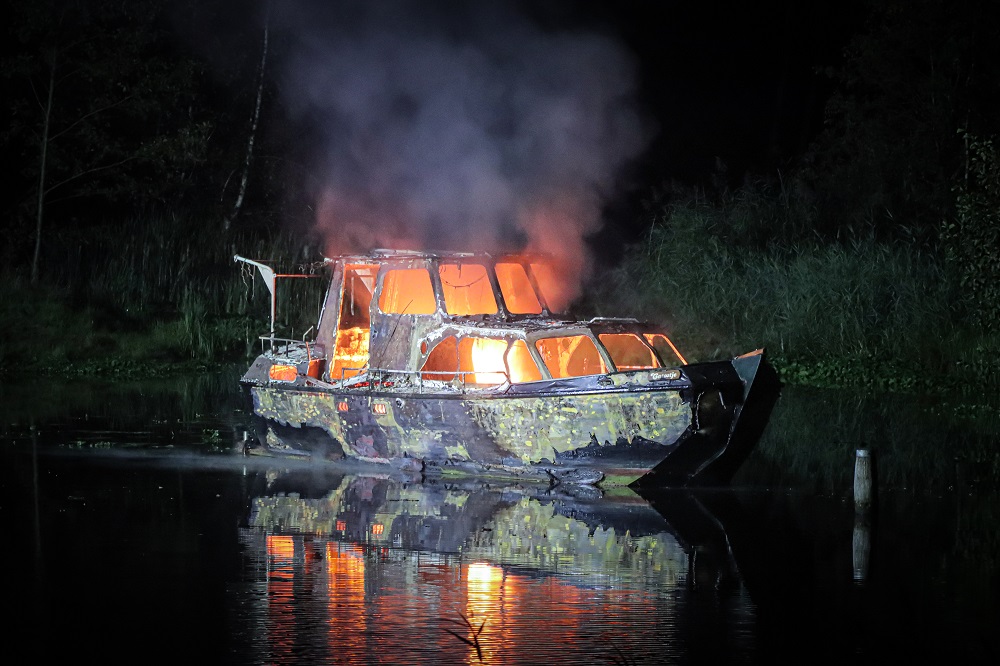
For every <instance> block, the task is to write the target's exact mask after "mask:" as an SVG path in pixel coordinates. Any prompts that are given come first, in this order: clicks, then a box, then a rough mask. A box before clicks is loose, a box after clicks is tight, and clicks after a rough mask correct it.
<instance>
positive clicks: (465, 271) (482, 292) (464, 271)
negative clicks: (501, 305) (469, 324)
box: [438, 263, 497, 316]
mask: <svg viewBox="0 0 1000 666" xmlns="http://www.w3.org/2000/svg"><path fill="white" fill-rule="evenodd" d="M438 272H439V274H440V275H441V287H442V290H443V291H444V307H445V310H447V311H448V314H453V315H459V316H463V315H477V314H496V311H497V300H496V297H495V296H494V295H493V287H492V286H491V285H490V278H489V275H488V274H487V272H486V267H485V266H483V265H482V264H465V263H461V264H457V263H456V264H441V265H440V266H438Z"/></svg>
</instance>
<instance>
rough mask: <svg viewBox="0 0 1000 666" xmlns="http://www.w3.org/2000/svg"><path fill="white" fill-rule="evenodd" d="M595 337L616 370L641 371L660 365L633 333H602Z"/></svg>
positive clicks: (650, 350) (645, 345)
mask: <svg viewBox="0 0 1000 666" xmlns="http://www.w3.org/2000/svg"><path fill="white" fill-rule="evenodd" d="M597 337H598V338H600V340H601V343H602V344H603V345H604V348H605V349H607V350H608V354H610V356H611V361H612V362H613V363H614V364H615V367H616V368H618V370H622V371H627V370H642V369H645V368H656V367H659V365H660V364H659V363H658V362H657V360H656V355H655V354H653V350H652V349H650V348H649V346H648V345H647V344H646V343H645V342H643V341H642V339H641V338H639V336H638V335H636V334H635V333H602V334H601V335H599V336H597Z"/></svg>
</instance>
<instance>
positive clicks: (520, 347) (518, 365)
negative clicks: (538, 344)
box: [507, 340, 542, 383]
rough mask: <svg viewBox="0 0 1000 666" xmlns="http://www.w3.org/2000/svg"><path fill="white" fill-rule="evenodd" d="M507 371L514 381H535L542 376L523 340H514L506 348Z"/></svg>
mask: <svg viewBox="0 0 1000 666" xmlns="http://www.w3.org/2000/svg"><path fill="white" fill-rule="evenodd" d="M507 372H508V373H509V374H510V381H511V382H514V383H519V382H536V381H538V380H540V379H541V378H542V372H541V371H540V370H539V369H538V366H537V365H536V364H535V359H533V358H532V357H531V352H530V351H528V345H527V343H526V342H525V341H524V340H515V341H514V342H513V344H511V346H510V349H508V350H507Z"/></svg>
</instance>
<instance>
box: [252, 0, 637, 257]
mask: <svg viewBox="0 0 1000 666" xmlns="http://www.w3.org/2000/svg"><path fill="white" fill-rule="evenodd" d="M271 26H272V30H273V31H274V34H275V35H276V36H278V37H279V39H285V40H287V41H288V42H289V48H290V53H291V56H290V57H289V58H287V59H286V60H285V61H284V62H283V63H282V67H281V89H282V91H283V95H284V104H285V106H286V107H287V108H288V109H290V112H291V120H292V122H293V123H294V124H295V126H297V127H301V128H303V135H304V136H309V137H310V139H309V140H310V142H311V150H312V154H311V164H310V170H311V177H312V178H313V182H315V190H314V192H313V196H314V199H315V212H316V219H315V224H316V225H317V228H318V230H319V231H320V232H321V233H322V235H323V237H324V238H325V239H326V240H325V242H326V247H325V248H324V249H325V251H326V253H327V255H328V256H330V255H334V254H339V253H343V252H348V251H351V252H353V251H364V250H368V249H372V248H375V247H396V248H403V247H406V248H414V249H432V250H433V249H441V250H444V249H456V250H486V251H490V252H501V251H511V250H530V251H545V252H550V253H552V254H554V255H555V256H556V257H557V258H559V259H561V260H562V261H564V262H566V264H567V266H566V268H567V270H572V271H575V272H576V273H577V275H576V276H567V277H578V276H579V271H580V269H581V267H582V265H583V264H584V262H585V261H586V252H585V245H584V239H585V237H586V236H587V235H588V234H590V233H593V232H595V231H597V230H598V229H599V228H600V225H601V209H602V205H603V203H604V202H605V201H606V200H607V199H608V198H609V197H610V196H612V195H613V194H614V188H615V182H616V176H617V175H618V174H619V173H620V172H621V170H622V169H623V168H624V167H625V166H627V165H628V163H629V162H630V161H631V160H632V159H634V158H636V157H637V156H638V155H639V154H640V153H641V151H642V150H643V149H644V148H645V147H646V145H647V143H648V141H649V139H650V138H651V134H652V127H651V126H650V124H649V123H648V122H647V120H646V119H645V118H644V117H643V115H642V114H641V113H640V111H639V110H638V107H637V105H636V101H635V100H636V93H637V90H636V86H637V80H636V63H635V62H634V61H633V59H632V56H631V54H630V53H629V51H627V50H626V49H625V48H624V47H623V46H622V45H621V44H620V43H618V42H616V41H615V40H614V39H613V38H611V37H610V36H608V35H606V34H601V33H598V32H584V31H581V30H578V29H577V30H569V29H566V30H557V29H552V28H543V27H541V26H540V25H538V24H537V23H536V22H534V21H532V20H531V19H530V18H529V17H527V16H526V15H525V14H523V13H519V12H518V11H517V8H516V5H515V4H513V3H512V2H500V1H498V0H490V1H489V2H457V1H451V2H441V1H422V2H403V1H400V2H393V1H388V2H387V1H385V0H380V1H379V2H371V1H370V0H361V1H357V2H353V1H338V2H328V3H319V2H315V3H312V2H287V3H286V2H280V3H274V4H273V9H272V15H271Z"/></svg>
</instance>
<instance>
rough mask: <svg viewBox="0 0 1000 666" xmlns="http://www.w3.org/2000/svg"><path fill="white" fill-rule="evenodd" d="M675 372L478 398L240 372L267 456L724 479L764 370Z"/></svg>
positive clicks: (752, 436) (745, 443) (597, 478)
mask: <svg viewBox="0 0 1000 666" xmlns="http://www.w3.org/2000/svg"><path fill="white" fill-rule="evenodd" d="M741 359H748V360H741ZM684 372H685V376H684V378H683V380H682V381H678V382H669V383H666V384H663V385H659V384H657V383H656V382H649V381H648V376H647V375H643V374H641V373H640V374H639V375H635V374H633V375H628V376H623V377H619V378H617V379H616V380H615V381H614V382H611V385H610V386H604V385H602V384H601V383H599V380H601V378H580V381H558V382H556V381H553V382H536V383H533V384H534V385H533V386H531V387H527V388H526V386H521V387H517V388H516V389H515V390H509V391H507V392H503V393H481V394H480V393H469V392H464V393H434V392H414V391H410V392H404V391H400V390H398V389H391V388H388V389H383V390H379V389H377V388H373V387H368V388H367V389H365V390H346V389H339V390H338V389H337V388H335V387H329V388H327V387H309V386H287V385H281V384H277V383H273V382H270V383H256V382H254V381H251V380H249V379H248V378H244V386H245V388H246V390H247V393H248V396H249V398H250V400H251V403H252V413H253V415H254V418H255V430H256V436H257V441H258V443H259V444H260V449H261V450H262V451H264V452H267V453H273V454H289V455H303V454H308V455H310V456H312V457H315V458H319V459H324V460H343V459H347V460H353V461H361V462H365V463H371V464H376V465H389V466H394V467H397V468H402V469H409V470H416V471H420V472H421V473H424V474H439V473H440V474H449V473H454V474H473V475H485V476H538V477H541V478H549V479H553V480H565V481H577V482H581V483H597V482H600V483H602V484H603V485H628V484H633V483H639V482H640V480H641V479H644V482H645V483H647V484H650V483H652V484H655V485H693V484H696V483H699V482H716V481H718V482H725V481H726V480H727V478H728V476H731V474H732V472H733V471H735V469H736V467H738V466H739V464H740V463H742V461H743V459H744V458H745V457H746V454H747V453H749V450H750V449H752V447H753V445H754V443H755V441H756V437H758V436H759V434H760V432H759V430H760V429H762V428H763V423H766V414H764V419H763V421H761V426H760V428H759V429H758V428H753V427H749V428H747V429H746V432H745V433H744V432H742V431H741V429H740V428H739V427H738V426H739V421H740V419H741V417H742V416H743V411H744V410H743V409H742V408H743V405H744V404H747V403H748V402H750V400H751V399H753V400H754V401H755V402H756V403H759V404H757V405H756V407H755V409H756V410H757V411H761V410H763V411H766V412H767V413H769V412H770V406H771V405H773V401H774V399H775V398H776V397H777V391H776V386H773V385H772V383H771V382H770V381H765V379H768V375H773V370H771V369H770V366H768V365H767V363H766V361H765V360H764V358H763V353H762V352H755V353H753V354H749V355H746V356H745V357H739V358H737V359H734V360H732V361H717V362H712V363H706V364H698V365H693V366H686V367H685V368H684ZM759 378H760V380H759V381H758V379H759ZM601 381H604V382H607V379H603V380H601ZM775 381H776V380H775ZM675 454H678V455H675ZM671 458H673V462H670V463H668V462H667V461H669V460H670V459H671ZM656 470H659V471H656ZM654 472H655V473H654ZM651 473H653V476H652V477H650V478H645V477H647V476H649V475H650V474H651Z"/></svg>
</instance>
